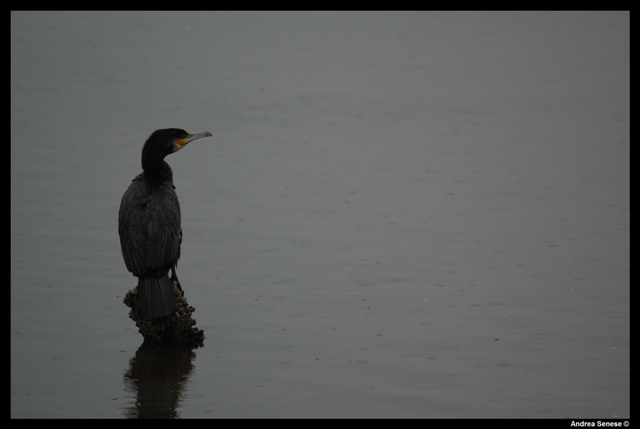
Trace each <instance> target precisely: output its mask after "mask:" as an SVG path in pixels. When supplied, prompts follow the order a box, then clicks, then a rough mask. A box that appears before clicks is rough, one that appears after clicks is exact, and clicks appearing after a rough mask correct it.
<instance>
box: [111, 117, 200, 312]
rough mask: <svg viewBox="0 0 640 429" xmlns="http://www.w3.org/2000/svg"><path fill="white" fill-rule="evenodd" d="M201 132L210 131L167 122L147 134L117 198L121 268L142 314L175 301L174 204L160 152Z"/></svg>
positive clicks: (178, 238) (177, 231)
mask: <svg viewBox="0 0 640 429" xmlns="http://www.w3.org/2000/svg"><path fill="white" fill-rule="evenodd" d="M203 137H211V133H210V132H205V133H200V134H188V133H187V132H186V131H185V130H181V129H176V128H169V129H164V130H157V131H155V132H154V133H153V134H151V136H150V137H149V138H148V139H147V141H146V143H145V144H144V147H143V149H142V170H143V172H142V173H141V174H139V175H138V176H137V177H136V178H135V179H133V182H131V185H129V189H127V192H125V193H124V195H123V197H122V202H121V203H120V212H119V215H118V233H119V234H120V247H121V249H122V256H123V257H124V263H125V264H126V266H127V269H128V270H129V271H130V272H131V273H133V275H134V276H136V277H138V302H139V307H140V312H141V314H142V317H144V318H145V319H151V318H154V317H161V316H168V315H170V314H171V312H172V311H173V304H174V301H175V295H174V293H173V286H172V281H173V280H176V281H177V280H178V278H177V276H176V265H177V263H178V259H179V258H180V244H181V242H182V228H181V226H180V204H179V203H178V197H177V195H176V192H175V190H174V189H175V186H173V171H172V170H171V167H169V164H167V163H166V162H165V161H164V157H165V156H167V155H170V154H172V153H174V152H177V151H179V150H180V149H182V148H183V147H185V146H186V145H187V144H188V143H189V142H192V141H194V140H197V139H200V138H203ZM169 270H171V278H169V276H168V273H169ZM179 284H180V283H178V285H179Z"/></svg>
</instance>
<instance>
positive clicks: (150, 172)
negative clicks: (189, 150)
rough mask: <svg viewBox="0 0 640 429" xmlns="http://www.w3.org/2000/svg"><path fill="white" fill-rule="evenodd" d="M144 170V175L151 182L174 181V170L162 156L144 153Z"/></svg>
mask: <svg viewBox="0 0 640 429" xmlns="http://www.w3.org/2000/svg"><path fill="white" fill-rule="evenodd" d="M142 171H144V176H145V177H146V178H147V179H149V180H150V181H151V182H155V183H162V182H173V171H172V170H171V167H169V164H167V162H166V161H165V160H164V159H162V158H159V157H154V156H153V155H148V154H144V153H143V154H142Z"/></svg>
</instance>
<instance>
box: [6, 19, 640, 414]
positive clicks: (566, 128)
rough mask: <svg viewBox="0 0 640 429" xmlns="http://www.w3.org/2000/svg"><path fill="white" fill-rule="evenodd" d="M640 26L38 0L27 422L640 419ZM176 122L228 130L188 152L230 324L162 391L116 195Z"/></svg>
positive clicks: (18, 77) (32, 87) (208, 320)
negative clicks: (122, 9) (634, 238)
mask: <svg viewBox="0 0 640 429" xmlns="http://www.w3.org/2000/svg"><path fill="white" fill-rule="evenodd" d="M629 26H630V24H629V13H624V12H622V13H618V12H616V13H590V12H588V13H538V12H535V13H417V12H411V13H368V12H367V13H320V12H315V13H286V12H282V13H228V12H225V13H196V12H194V13H147V12H144V13H143V12H140V13H135V12H134V13H117V12H111V13H81V12H76V13H66V12H64V13H62V12H37V13H30V12H29V13H25V12H13V13H12V14H11V416H12V417H123V416H136V415H140V413H141V412H140V409H141V407H142V405H141V404H151V405H150V407H151V408H153V407H154V405H153V404H156V402H153V401H151V400H149V399H148V397H147V396H146V394H143V393H142V392H143V390H145V389H146V391H147V392H148V391H153V392H156V393H158V394H166V395H173V396H172V398H171V399H167V402H162V401H160V403H161V404H172V405H171V406H167V407H165V408H171V413H172V414H171V413H170V414H171V415H175V416H179V417H598V418H607V417H629V414H630V387H629V380H630V354H629V343H630V334H629V323H630V322H629V312H630V309H629V269H630V260H629V215H630V212H629V209H630V190H629V181H630V179H629V163H630V160H629V146H630V141H629V81H630V77H629V58H630V48H629V39H630V34H629ZM167 127H179V128H184V129H186V130H187V131H189V132H192V133H195V132H202V131H211V132H212V133H213V135H214V137H213V138H212V139H207V140H202V141H198V142H195V143H193V144H191V145H189V147H188V148H187V149H186V150H184V151H181V152H180V153H178V154H176V155H173V156H171V157H169V158H168V159H167V160H168V162H169V163H170V164H171V166H172V168H173V170H174V176H175V184H176V187H177V192H178V196H179V198H180V201H181V204H182V220H183V232H184V242H183V247H182V259H181V261H180V264H179V266H178V269H179V276H180V279H181V281H182V284H183V286H184V288H185V290H186V294H187V298H188V300H189V302H190V303H191V304H192V305H194V306H195V307H196V309H197V310H196V312H195V313H194V317H195V318H196V320H197V321H198V327H200V328H202V329H204V330H205V334H206V335H207V339H206V341H205V347H204V348H201V349H198V350H196V351H195V356H192V357H191V358H188V359H191V360H190V361H189V360H188V359H187V362H191V363H190V364H187V365H186V366H185V368H187V370H185V372H184V374H181V375H180V376H179V377H177V376H176V377H177V378H176V380H174V381H172V382H171V383H165V381H163V380H158V379H155V381H154V383H155V384H147V385H145V386H147V387H146V388H144V387H141V386H143V384H142V383H143V382H142V381H140V384H138V385H135V383H134V384H131V383H129V382H128V379H129V378H128V376H127V375H126V374H128V372H130V371H132V368H134V367H135V365H134V363H133V362H134V360H135V359H133V358H134V356H136V351H137V350H138V348H139V347H140V345H141V343H142V337H141V336H140V335H139V334H138V333H137V329H136V328H135V326H134V324H133V322H131V321H130V320H129V319H128V317H127V308H126V307H125V306H124V304H123V303H122V298H123V296H124V294H125V293H126V292H127V290H129V289H131V288H132V287H134V286H135V284H136V282H135V278H133V277H132V276H131V275H130V274H129V273H128V272H127V271H126V268H125V266H124V262H123V261H122V257H121V254H120V248H119V240H118V235H117V213H118V207H119V204H120V198H121V196H122V194H123V193H124V191H125V189H126V188H127V186H128V184H129V182H130V181H131V179H132V178H133V177H135V175H137V174H138V173H139V172H140V159H139V158H140V151H141V148H142V144H143V143H144V141H145V139H146V138H147V137H148V136H149V134H150V133H151V132H152V131H154V130H155V129H158V128H167ZM139 355H142V353H141V352H140V353H139ZM151 356H152V359H153V358H159V359H160V358H163V356H164V355H162V354H157V353H156V354H155V355H154V354H153V353H152V354H151ZM140 359H142V358H140ZM140 361H141V360H140ZM144 362H147V363H145V364H144V365H142V368H154V369H157V368H160V367H159V366H158V365H155V364H153V365H152V364H150V363H148V362H149V361H144ZM140 380H143V378H141V379H140ZM149 386H152V387H149ZM176 386H177V387H176ZM175 392H179V393H175Z"/></svg>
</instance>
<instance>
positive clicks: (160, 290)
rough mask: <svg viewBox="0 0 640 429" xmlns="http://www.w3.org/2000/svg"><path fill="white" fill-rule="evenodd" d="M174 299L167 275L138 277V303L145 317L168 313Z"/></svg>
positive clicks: (150, 317)
mask: <svg viewBox="0 0 640 429" xmlns="http://www.w3.org/2000/svg"><path fill="white" fill-rule="evenodd" d="M175 300H176V297H175V295H174V293H173V285H172V284H171V280H170V279H169V277H168V276H167V275H164V276H162V277H154V276H153V275H151V276H149V277H140V278H138V305H139V307H140V313H141V314H142V317H144V318H145V319H152V318H154V317H162V316H168V315H170V314H171V312H172V311H173V303H174V302H175Z"/></svg>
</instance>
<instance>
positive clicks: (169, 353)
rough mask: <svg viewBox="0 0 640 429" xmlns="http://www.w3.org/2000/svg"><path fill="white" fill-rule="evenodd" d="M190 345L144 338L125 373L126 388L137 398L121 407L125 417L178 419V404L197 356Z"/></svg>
mask: <svg viewBox="0 0 640 429" xmlns="http://www.w3.org/2000/svg"><path fill="white" fill-rule="evenodd" d="M195 348H197V346H194V345H191V344H162V343H151V342H148V341H145V342H144V343H142V345H141V346H140V348H139V349H138V351H137V352H136V354H135V356H134V357H133V358H131V361H130V362H129V370H128V371H127V372H126V373H125V374H124V385H125V389H126V390H127V391H129V392H131V393H132V394H133V395H134V396H135V398H136V400H135V404H134V405H133V406H132V407H129V408H126V409H125V410H124V413H123V414H124V416H125V417H127V418H148V419H153V418H160V419H162V418H164V419H167V418H177V417H180V416H179V413H178V406H179V404H180V397H181V395H182V392H183V389H184V386H185V383H186V381H187V380H188V379H189V375H190V374H191V371H192V370H193V368H194V364H193V361H194V359H195V357H196V353H195V351H194V349H195Z"/></svg>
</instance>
